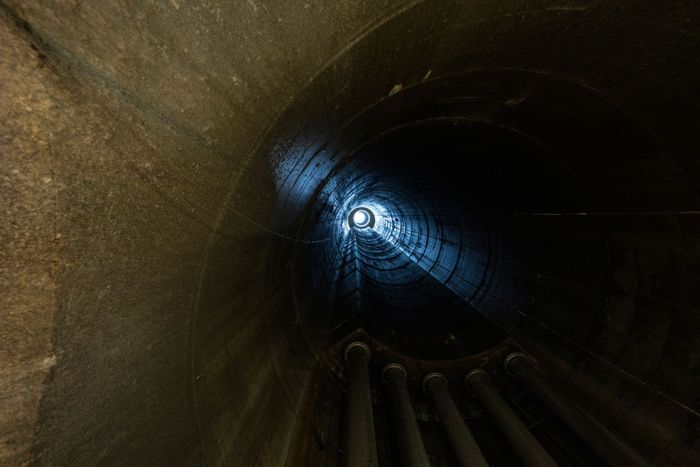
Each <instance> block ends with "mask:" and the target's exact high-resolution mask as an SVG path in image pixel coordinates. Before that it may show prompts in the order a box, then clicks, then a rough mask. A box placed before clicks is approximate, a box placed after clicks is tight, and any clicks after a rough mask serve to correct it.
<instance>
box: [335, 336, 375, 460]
mask: <svg viewBox="0 0 700 467" xmlns="http://www.w3.org/2000/svg"><path fill="white" fill-rule="evenodd" d="M370 356H371V352H370V350H369V347H368V346H367V344H365V343H364V342H352V343H350V344H349V345H348V346H347V347H346V348H345V361H346V363H347V376H348V378H347V380H348V387H347V394H346V396H345V416H344V418H343V420H344V430H343V431H344V449H345V452H344V459H345V465H346V466H347V467H377V466H378V462H377V443H376V439H375V436H374V416H373V414H372V393H371V389H370V385H369V371H368V369H367V362H369V359H370Z"/></svg>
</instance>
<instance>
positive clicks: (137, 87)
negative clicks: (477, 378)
mask: <svg viewBox="0 0 700 467" xmlns="http://www.w3.org/2000/svg"><path fill="white" fill-rule="evenodd" d="M15 3H16V2H7V4H5V3H2V4H0V11H2V25H3V28H2V30H1V31H0V32H1V34H0V37H5V38H6V39H7V40H3V41H0V44H4V45H0V51H3V48H4V49H5V55H4V57H7V59H3V61H0V65H2V68H0V76H12V77H16V78H15V79H13V80H10V81H8V83H9V85H8V86H7V87H6V88H5V91H0V98H2V99H3V101H6V102H11V103H13V104H14V105H13V107H12V108H13V109H14V110H13V112H14V113H12V114H10V113H9V111H8V110H6V111H4V112H6V115H4V114H2V113H0V115H4V116H5V117H6V121H8V122H13V125H12V126H11V128H10V129H11V132H10V133H12V134H13V135H14V136H13V138H10V139H5V140H0V148H3V147H4V148H6V149H7V153H9V154H17V157H16V158H14V159H11V160H10V161H9V162H8V165H7V167H8V174H7V176H6V179H7V180H10V181H11V183H10V182H8V183H7V184H5V185H3V187H5V186H11V187H12V188H8V190H7V192H8V193H9V194H8V199H9V200H10V201H11V203H10V204H9V205H10V206H11V208H8V210H12V212H13V213H15V214H16V216H17V217H18V218H21V219H24V220H25V221H22V222H16V223H14V224H13V226H12V229H10V231H9V232H10V234H8V235H9V237H8V238H13V239H15V240H14V243H11V246H10V247H9V248H8V251H10V252H11V254H9V256H7V258H9V259H8V260H7V262H6V263H7V264H9V265H11V266H12V267H8V268H5V269H4V270H3V271H5V272H3V274H8V275H7V277H8V279H7V280H6V281H4V282H5V283H7V284H9V285H8V287H7V290H8V291H11V293H9V292H8V296H12V297H13V299H12V300H13V301H12V302H11V303H10V306H11V307H14V308H12V309H16V310H24V311H21V312H20V311H18V312H17V314H16V315H13V316H14V317H13V318H12V319H11V320H9V321H8V323H9V324H8V325H7V327H6V329H8V331H6V332H7V335H8V336H9V335H12V336H17V337H12V339H14V340H11V341H8V342H13V343H15V345H14V346H13V348H14V349H20V350H14V351H13V352H8V355H12V359H10V360H8V361H10V362H11V363H8V369H7V374H12V375H13V377H12V378H8V379H7V381H9V382H8V383H6V387H5V388H4V389H3V391H4V394H10V393H11V394H13V396H12V397H13V398H12V399H11V400H12V401H13V402H12V407H13V412H12V413H13V414H15V415H14V416H13V418H12V421H11V422H10V421H8V422H6V424H7V426H8V427H10V428H11V430H10V428H8V430H10V431H12V433H14V434H13V435H12V439H11V442H10V443H9V444H8V445H11V446H12V448H11V449H10V448H7V449H6V452H7V454H4V453H3V452H1V451H0V456H3V455H4V456H5V458H6V459H9V461H8V462H14V461H15V460H17V461H18V462H19V461H22V462H24V461H28V460H31V461H32V462H34V463H36V464H37V465H65V464H67V463H72V464H74V465H82V464H91V463H97V464H105V465H117V464H124V463H131V464H132V465H137V464H139V465H145V464H149V465H161V464H167V465H241V466H247V465H250V466H253V465H259V466H270V465H284V464H285V461H287V463H288V464H287V465H291V464H289V462H291V461H289V460H288V457H287V453H288V451H290V449H291V447H293V445H294V443H297V442H298V439H299V437H298V435H297V433H299V432H303V431H304V430H306V429H307V426H306V425H305V423H304V422H303V421H302V419H303V404H302V401H303V399H304V394H305V393H306V392H307V391H308V390H309V387H312V386H313V385H314V383H313V381H314V378H317V376H314V375H317V374H318V372H320V371H333V365H335V362H332V361H329V360H328V357H327V354H328V353H327V351H328V349H329V348H332V347H333V346H335V345H337V344H338V343H339V342H341V341H342V340H343V339H345V338H346V337H347V336H348V335H351V334H352V333H353V332H355V331H356V330H357V329H362V330H363V331H364V332H366V333H367V335H369V336H371V338H372V339H373V340H374V341H376V342H378V343H380V344H381V345H382V346H385V347H386V348H388V349H391V351H392V352H396V353H397V354H400V355H403V356H405V357H406V358H407V359H413V360H415V361H419V362H430V361H440V362H453V361H459V360H460V359H464V358H468V357H472V356H474V355H480V354H482V353H484V352H487V351H489V350H490V349H492V348H494V347H496V346H498V345H500V344H502V343H503V342H506V341H510V340H516V341H517V342H518V343H519V345H521V346H522V347H523V348H524V349H526V350H527V351H528V352H530V353H532V354H533V355H536V356H537V357H538V358H539V359H540V361H541V362H542V365H543V367H546V368H547V370H548V371H549V372H550V373H551V374H552V375H553V378H554V379H555V380H556V381H557V383H558V384H560V385H561V386H562V387H563V388H565V389H566V390H567V391H569V392H570V394H572V396H573V397H575V398H577V400H578V401H579V403H580V404H581V405H582V406H583V407H585V408H587V409H588V410H590V411H592V412H595V413H597V414H598V415H599V417H600V418H601V419H603V420H605V421H606V423H607V424H609V425H610V426H612V427H613V428H615V427H618V428H619V427H620V426H623V427H626V428H625V429H624V431H625V439H626V441H627V442H629V443H630V445H633V446H635V447H636V448H637V449H638V450H639V452H640V454H642V455H643V456H644V457H645V458H647V459H648V460H650V461H652V462H659V463H661V464H663V465H684V464H685V465H687V462H689V461H690V460H693V459H697V458H698V451H699V449H700V447H699V446H700V445H699V444H698V442H699V441H698V439H700V438H699V437H698V436H697V434H698V433H700V416H699V415H698V413H697V410H698V404H700V398H699V397H698V394H697V392H696V391H695V388H696V387H697V385H698V383H700V373H698V368H700V339H699V338H698V330H699V329H700V314H698V305H699V304H700V301H699V300H698V298H699V297H700V296H699V295H698V294H697V293H696V292H695V290H696V289H697V285H698V281H699V279H698V278H699V277H700V275H699V274H700V270H699V269H698V264H700V242H699V241H698V239H699V238H700V237H699V236H698V235H699V234H700V223H699V222H698V220H699V219H700V217H699V215H700V207H699V201H700V193H699V192H698V180H700V173H699V170H700V165H699V164H698V162H697V160H698V157H697V147H698V143H700V133H698V131H697V128H698V124H699V123H700V87H698V83H700V79H699V78H700V76H699V75H700V63H699V61H700V58H699V57H700V55H699V54H697V51H698V45H699V44H698V42H699V38H700V35H699V31H700V22H699V21H700V19H699V18H700V10H698V8H697V7H696V6H695V5H693V4H692V2H678V3H676V4H674V5H673V6H664V5H659V4H658V2H643V1H614V2H598V1H593V0H558V1H542V2H539V1H508V2H488V1H475V2H458V1H455V2H452V1H435V2H424V1H401V2H387V3H386V4H384V3H381V2H324V1H319V2H308V3H305V4H303V5H301V4H300V5H292V4H291V3H292V2H290V4H288V5H278V4H273V3H272V2H248V3H247V4H245V5H244V4H243V3H244V2H233V4H230V5H229V4H226V2H213V3H214V4H215V5H209V4H207V5H205V4H204V3H202V4H200V3H199V2H195V5H184V4H182V5H181V4H180V3H181V2H174V1H173V2H171V3H172V4H171V5H168V6H164V5H150V6H148V7H145V6H144V7H143V9H141V8H137V9H135V10H134V9H129V8H120V7H119V6H118V5H116V4H115V5H113V4H110V3H109V2H97V3H95V4H94V5H91V6H82V7H77V6H76V7H75V8H70V7H68V6H62V5H60V6H59V5H45V4H43V3H42V2H29V3H28V4H26V5H21V6H20V5H15ZM219 3H221V4H219ZM239 3H240V4H239ZM336 3H337V4H336ZM0 56H3V55H0ZM19 76H25V77H29V78H27V79H20V78H19ZM37 135H41V137H38V136H37ZM37 154H38V155H39V156H42V157H34V158H33V159H32V158H31V157H29V156H31V155H34V156H36V155H37ZM12 170H16V171H17V172H16V173H15V172H12ZM47 178H48V180H49V181H46V180H47ZM18 193H24V194H23V195H22V196H20V195H19V194H18ZM47 200H48V201H47ZM8 212H9V211H8ZM13 229H14V230H13ZM46 232H49V234H47V233H46ZM27 239H29V240H27ZM8 244H9V243H8ZM27 245H29V246H27ZM27 251H29V252H32V255H31V256H32V257H31V259H27V253H26V252H27ZM28 278H29V279H28ZM20 279H22V280H20ZM28 283H33V284H44V285H41V286H36V287H29V286H27V285H26V284H28ZM18 284H19V285H18ZM37 287H38V289H39V290H40V292H37ZM28 310H29V311H28ZM31 310H41V313H37V312H30V311H31ZM27 329H32V330H33V331H32V332H31V333H30V334H27V331H26V330H27ZM17 343H22V344H21V345H19V344H17ZM27 362H30V363H27ZM27 365H29V366H30V367H31V372H28V370H27V367H28V366H27ZM20 389H21V391H20ZM327 410H329V411H331V410H333V409H332V408H328V409H327ZM314 436H316V435H314ZM318 436H320V435H318ZM317 443H318V446H323V442H322V441H318V440H317ZM311 444H313V443H311ZM311 444H310V446H311ZM318 446H316V445H314V447H313V448H312V447H308V450H309V452H311V450H313V449H322V448H319V447H318ZM297 448H298V447H297ZM307 454H308V453H307ZM308 456H311V457H308V459H312V458H313V456H312V454H308ZM2 459H3V457H0V460H2ZM660 459H663V460H664V462H660ZM309 462H311V461H309ZM309 465H311V464H309Z"/></svg>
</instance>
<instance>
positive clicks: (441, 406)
mask: <svg viewBox="0 0 700 467" xmlns="http://www.w3.org/2000/svg"><path fill="white" fill-rule="evenodd" d="M423 387H424V388H425V391H426V392H427V393H428V395H430V397H431V398H432V399H433V402H434V403H435V407H436V408H437V411H438V415H439V416H440V421H441V422H442V425H443V426H444V427H445V431H446V432H447V436H448V437H449V438H450V443H451V444H452V448H453V449H454V452H455V454H456V456H457V459H458V460H459V463H460V465H461V466H463V467H487V466H488V463H487V462H486V459H485V458H484V454H483V453H482V452H481V449H480V448H479V445H478V444H476V440H475V439H474V436H472V433H471V431H470V430H469V428H468V427H467V425H466V423H464V419H463V418H462V414H461V413H460V412H459V410H458V409H457V406H456V405H455V403H454V401H453V400H452V396H451V395H450V392H449V390H448V388H447V379H446V378H445V377H444V376H443V375H442V374H439V373H431V374H429V375H427V376H426V377H425V378H424V379H423Z"/></svg>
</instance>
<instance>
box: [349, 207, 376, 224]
mask: <svg viewBox="0 0 700 467" xmlns="http://www.w3.org/2000/svg"><path fill="white" fill-rule="evenodd" d="M348 224H350V226H351V227H356V228H358V229H366V228H368V227H370V228H371V227H373V226H374V213H372V211H370V210H369V209H367V208H365V207H359V208H355V209H353V210H352V211H351V212H350V215H349V216H348Z"/></svg>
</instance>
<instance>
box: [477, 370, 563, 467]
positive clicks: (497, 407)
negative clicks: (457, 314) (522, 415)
mask: <svg viewBox="0 0 700 467" xmlns="http://www.w3.org/2000/svg"><path fill="white" fill-rule="evenodd" d="M465 384H466V385H467V387H469V388H471V390H472V391H474V393H475V394H476V395H477V397H478V398H479V400H480V401H481V402H482V403H483V404H484V406H485V407H486V410H487V411H488V412H489V414H491V416H492V417H493V418H494V419H495V420H496V423H498V426H500V428H501V430H502V431H503V434H505V435H506V438H508V441H509V442H510V444H511V446H513V448H514V449H515V451H516V452H517V453H518V454H519V455H520V457H521V458H522V460H523V461H525V464H527V465H529V466H531V467H556V465H557V463H556V462H554V459H552V458H551V457H550V455H549V454H548V453H547V451H545V449H544V448H543V447H542V445H541V444H540V442H539V441H537V439H536V438H535V437H534V436H533V434H532V433H531V432H530V431H529V430H528V429H527V427H526V426H525V425H524V424H523V422H522V421H521V420H520V419H519V418H518V416H517V415H516V414H515V412H513V411H512V410H511V408H510V407H508V404H506V402H505V401H504V400H503V398H502V397H501V396H500V394H498V391H497V390H496V388H495V387H494V386H493V384H492V383H491V378H490V377H489V375H488V373H486V372H485V371H484V370H481V369H477V370H472V371H470V372H469V373H467V376H466V378H465Z"/></svg>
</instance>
